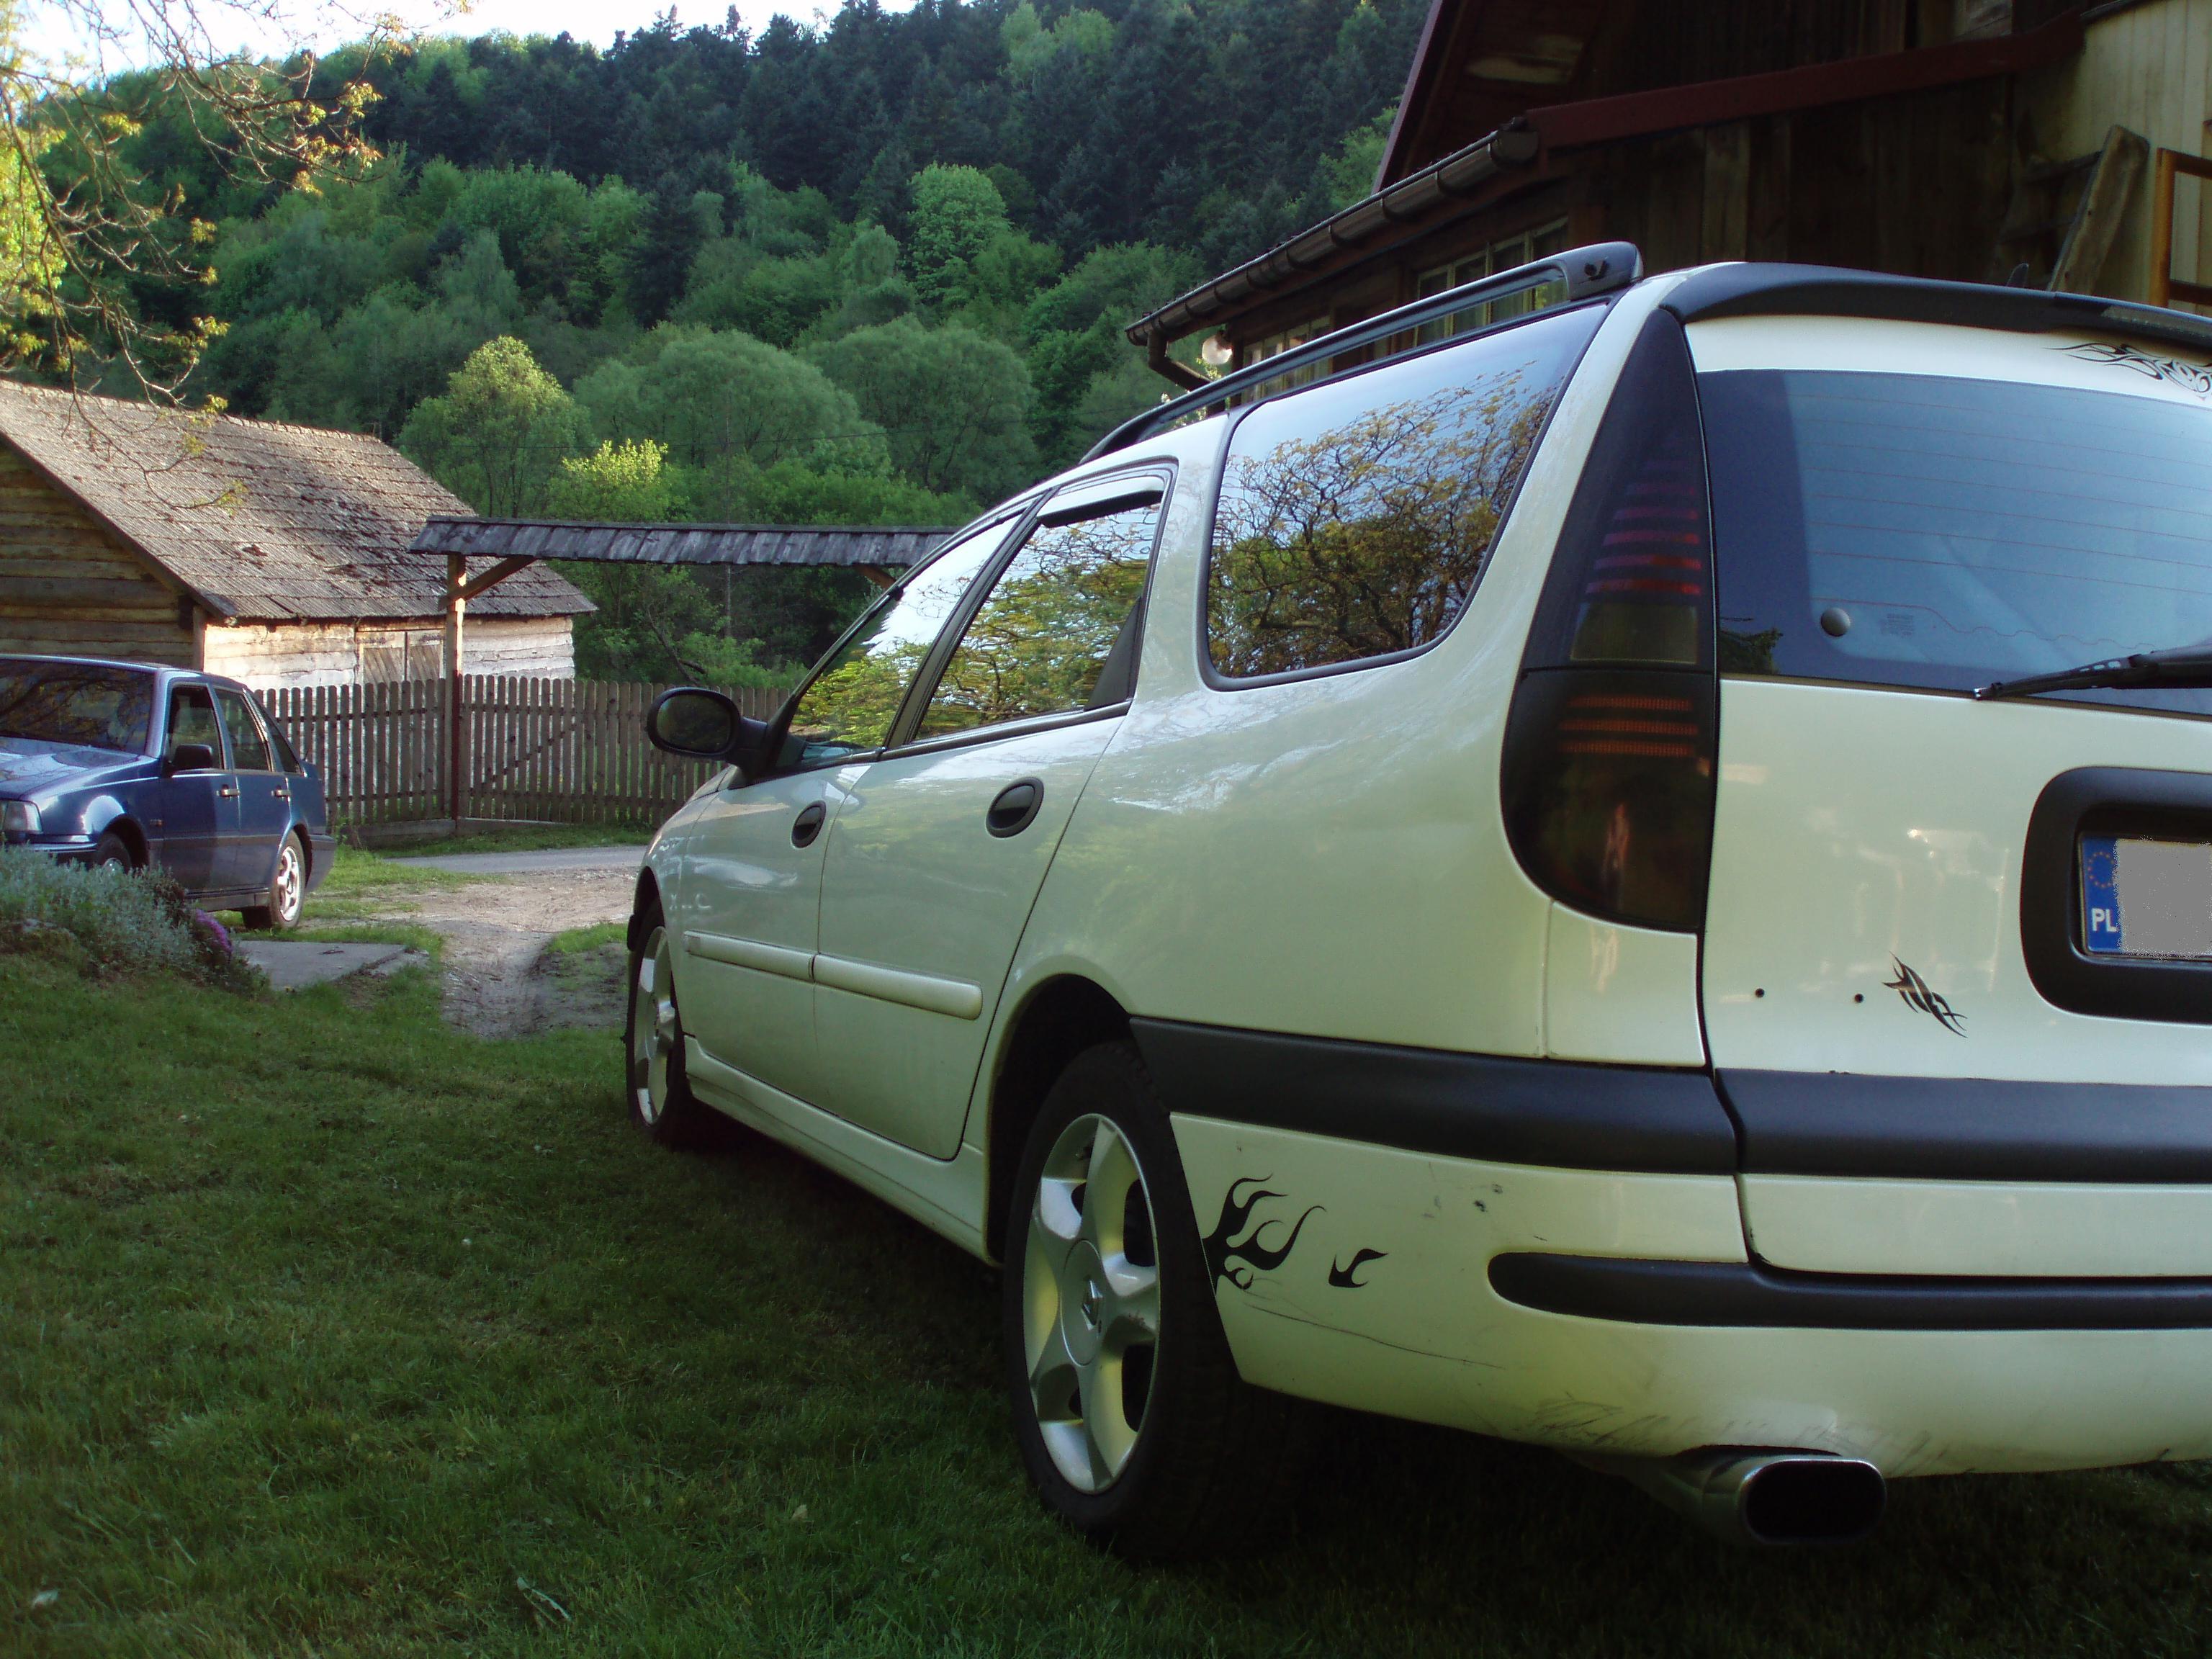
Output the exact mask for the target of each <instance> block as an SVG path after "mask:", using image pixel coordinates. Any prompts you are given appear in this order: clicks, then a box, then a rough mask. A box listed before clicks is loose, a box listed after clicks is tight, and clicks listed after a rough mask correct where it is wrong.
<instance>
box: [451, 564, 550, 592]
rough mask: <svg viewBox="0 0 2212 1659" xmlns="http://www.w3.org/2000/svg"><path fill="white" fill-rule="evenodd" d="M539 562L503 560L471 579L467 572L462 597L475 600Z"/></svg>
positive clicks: (463, 580)
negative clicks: (486, 591)
mask: <svg viewBox="0 0 2212 1659" xmlns="http://www.w3.org/2000/svg"><path fill="white" fill-rule="evenodd" d="M462 562H463V563H464V565H465V564H466V562H467V561H466V560H463V561H462ZM537 562H538V561H537V560H536V559H534V558H526V557H520V556H518V557H515V558H511V559H501V561H500V562H498V563H497V564H495V565H494V566H492V568H490V569H489V570H487V571H485V572H484V573H483V574H482V575H481V576H477V577H475V578H471V577H469V576H468V575H467V574H465V573H464V574H463V576H462V579H461V594H460V597H461V598H462V599H475V598H476V597H477V595H478V594H479V593H482V592H484V591H485V590H487V589H489V588H494V587H497V586H499V585H500V584H501V582H503V581H505V580H507V578H508V577H509V576H513V575H517V574H520V573H521V572H523V571H525V570H527V569H529V568H530V567H531V566H532V565H533V564H536V563H537Z"/></svg>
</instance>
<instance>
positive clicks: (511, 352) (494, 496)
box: [399, 239, 583, 518]
mask: <svg viewBox="0 0 2212 1659" xmlns="http://www.w3.org/2000/svg"><path fill="white" fill-rule="evenodd" d="M478 246H482V247H485V248H487V249H488V248H489V240H488V239H487V240H486V241H485V242H483V243H480V244H478ZM582 431H583V419H582V416H581V414H580V411H579V410H577V407H576V401H575V399H574V398H571V397H570V396H569V395H568V393H567V392H564V391H562V388H561V383H560V382H559V381H558V380H555V379H554V378H553V377H552V376H551V375H550V374H547V373H546V372H545V371H544V369H542V368H539V367H538V362H537V360H536V359H535V358H533V357H532V356H531V355H530V348H529V347H528V346H526V345H525V344H523V343H522V342H521V341H520V340H517V339H513V338H510V337H507V336H505V335H502V336H501V337H499V338H497V339H495V340H492V341H489V342H488V343H485V344H484V345H482V346H480V347H478V348H477V350H476V351H475V352H474V353H472V354H471V356H470V357H469V360H468V361H467V362H465V363H464V364H462V365H461V367H460V368H459V370H458V371H457V372H456V373H455V374H454V375H453V381H452V384H451V385H450V386H449V387H448V388H447V391H446V392H445V393H444V395H443V396H441V397H436V398H428V399H426V400H425V401H424V402H423V403H422V404H420V405H419V406H417V408H416V410H415V412H414V414H413V415H411V416H409V417H408V421H407V428H406V430H405V431H404V432H403V433H402V434H401V435H400V440H399V442H400V447H401V448H403V449H404V450H405V451H406V452H407V453H408V454H410V456H412V457H413V458H414V459H416V460H417V461H419V462H420V463H422V465H423V466H424V467H426V468H427V469H428V470H429V471H431V472H433V473H435V474H436V475H438V476H439V477H442V478H445V479H447V480H448V481H449V482H450V483H452V485H453V489H454V491H455V492H456V493H457V494H459V495H461V496H463V497H464V498H465V499H466V500H468V501H471V502H472V503H474V504H475V505H476V506H477V507H479V508H480V509H481V510H483V512H485V513H489V514H491V515H492V516H494V517H495V518H517V517H521V516H524V515H526V514H528V513H535V512H538V511H539V510H540V509H542V508H543V507H544V502H545V496H546V492H547V490H548V489H549V487H550V485H551V483H552V482H553V480H554V477H555V476H556V474H557V473H559V472H560V471H561V469H562V462H563V460H564V459H565V458H566V457H567V456H568V454H569V453H571V452H572V451H573V450H574V448H575V447H576V444H577V441H578V439H579V438H580V435H581V434H582Z"/></svg>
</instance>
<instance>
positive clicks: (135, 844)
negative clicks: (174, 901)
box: [91, 811, 154, 870]
mask: <svg viewBox="0 0 2212 1659" xmlns="http://www.w3.org/2000/svg"><path fill="white" fill-rule="evenodd" d="M91 833H92V836H93V838H94V840H95V841H97V840H98V839H99V837H100V836H107V835H115V836H122V837H123V841H124V844H125V846H127V847H129V848H130V849H131V865H132V866H133V867H134V868H136V869H140V870H143V869H145V868H147V867H148V866H150V865H151V864H152V863H153V861H154V848H153V843H152V842H149V840H148V839H147V837H146V832H145V830H144V829H142V828H140V827H139V823H138V820H137V819H136V818H134V817H131V814H130V813H129V812H127V811H118V812H116V813H115V814H114V815H113V816H112V817H108V818H107V819H106V820H105V821H103V822H102V823H100V825H99V827H98V828H97V829H93V830H92V832H91Z"/></svg>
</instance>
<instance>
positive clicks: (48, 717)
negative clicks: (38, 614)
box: [0, 657, 154, 755]
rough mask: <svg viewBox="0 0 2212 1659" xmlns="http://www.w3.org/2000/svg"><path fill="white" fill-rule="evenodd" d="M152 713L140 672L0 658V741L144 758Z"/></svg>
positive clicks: (147, 679) (148, 679)
mask: <svg viewBox="0 0 2212 1659" xmlns="http://www.w3.org/2000/svg"><path fill="white" fill-rule="evenodd" d="M153 713H154V677H153V676H152V675H151V674H149V673H145V672H143V671H140V670H137V669H131V668H105V667H100V666H99V665H94V664H89V663H51V662H40V661H39V660H37V659H34V658H27V657H0V738H30V739H31V740H32V741H33V742H37V743H65V744H76V745H77V746H79V747H81V748H85V749H115V750H121V751H122V752H124V753H125V754H129V755H143V754H144V753H145V752H146V738H147V735H148V732H147V728H148V726H149V725H150V724H151V722H152V718H153Z"/></svg>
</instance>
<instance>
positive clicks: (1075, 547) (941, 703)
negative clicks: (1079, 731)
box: [915, 503, 1159, 738]
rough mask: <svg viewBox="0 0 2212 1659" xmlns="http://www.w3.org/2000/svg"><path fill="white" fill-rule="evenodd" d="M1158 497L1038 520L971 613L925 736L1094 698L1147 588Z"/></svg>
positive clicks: (1063, 709) (1068, 708) (1065, 709)
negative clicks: (1048, 522) (1059, 521)
mask: <svg viewBox="0 0 2212 1659" xmlns="http://www.w3.org/2000/svg"><path fill="white" fill-rule="evenodd" d="M1158 523H1159V507H1158V504H1157V503H1154V504H1151V505H1147V506H1146V507H1137V508H1133V509H1128V510H1125V511H1123V512H1120V513H1107V514H1104V515H1103V516H1102V517H1099V518H1096V519H1085V520H1080V521H1079V522H1077V523H1074V524H1065V525H1053V526H1045V527H1043V528H1041V529H1040V530H1038V532H1036V535H1034V536H1033V537H1031V538H1030V541H1029V543H1028V544H1027V545H1026V546H1024V548H1023V549H1022V550H1021V552H1020V553H1019V554H1018V555H1017V556H1016V557H1015V558H1014V561H1013V562H1012V563H1011V564H1009V565H1008V566H1007V567H1006V574H1004V575H1002V576H1001V577H1000V579H999V580H998V583H997V585H996V586H994V587H993V588H992V590H991V596H990V598H989V599H986V600H985V601H984V602H983V605H982V608H981V610H979V611H977V612H976V613H975V620H974V621H973V622H971V623H969V625H968V631H967V633H966V634H965V635H963V636H962V638H961V641H960V648H959V649H958V650H957V651H956V652H954V653H953V654H952V660H951V662H950V663H948V664H947V665H945V677H944V678H943V679H941V680H939V682H938V686H937V694H936V696H934V697H933V699H932V700H931V702H930V705H929V711H928V713H927V714H926V715H924V716H923V719H922V722H921V730H920V731H919V732H916V733H915V735H916V736H917V737H921V738H938V737H945V736H949V735H951V734H952V733H954V732H971V731H974V730H975V729H976V728H978V727H980V726H996V725H998V724H999V723H1000V722H1001V721H1003V720H1031V719H1035V718H1036V717H1037V716H1039V715H1043V714H1066V713H1070V712H1072V711H1074V710H1078V709H1083V708H1089V707H1091V702H1092V698H1093V696H1094V694H1096V693H1097V691H1098V689H1099V678H1100V676H1101V674H1102V673H1103V671H1104V670H1105V668H1106V665H1107V662H1108V659H1109V658H1111V657H1112V656H1113V654H1114V649H1115V645H1116V643H1117V642H1118V641H1121V636H1122V633H1123V630H1124V629H1125V628H1126V626H1127V623H1128V622H1129V618H1130V616H1131V613H1132V612H1133V611H1135V610H1136V607H1137V600H1138V599H1139V596H1140V595H1141V594H1142V593H1143V592H1144V589H1145V571H1146V566H1147V564H1148V563H1149V562H1150V561H1151V558H1152V540H1153V532H1154V531H1155V530H1156V528H1157V527H1158Z"/></svg>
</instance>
